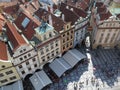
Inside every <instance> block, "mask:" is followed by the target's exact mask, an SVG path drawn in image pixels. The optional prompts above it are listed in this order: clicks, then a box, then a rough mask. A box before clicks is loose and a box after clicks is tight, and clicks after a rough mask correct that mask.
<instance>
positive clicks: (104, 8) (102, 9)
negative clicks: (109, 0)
mask: <svg viewBox="0 0 120 90" xmlns="http://www.w3.org/2000/svg"><path fill="white" fill-rule="evenodd" d="M106 11H107V8H106V7H105V5H103V6H102V7H98V8H97V13H105V12H106Z"/></svg>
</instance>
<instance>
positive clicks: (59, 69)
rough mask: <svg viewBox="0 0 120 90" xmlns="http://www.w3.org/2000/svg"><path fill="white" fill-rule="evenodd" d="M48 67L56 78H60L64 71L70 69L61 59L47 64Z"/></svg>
mask: <svg viewBox="0 0 120 90" xmlns="http://www.w3.org/2000/svg"><path fill="white" fill-rule="evenodd" d="M49 67H50V68H51V69H52V70H53V71H54V72H55V73H56V75H57V76H58V77H61V76H62V74H63V73H64V72H65V71H67V70H69V69H70V68H71V66H70V65H69V64H68V63H67V62H66V61H65V60H64V59H63V58H57V59H55V60H54V61H53V62H52V63H51V64H49Z"/></svg>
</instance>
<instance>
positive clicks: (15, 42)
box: [6, 22, 39, 79]
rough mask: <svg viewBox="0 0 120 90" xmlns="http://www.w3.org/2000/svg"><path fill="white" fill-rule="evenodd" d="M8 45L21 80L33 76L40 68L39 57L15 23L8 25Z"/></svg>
mask: <svg viewBox="0 0 120 90" xmlns="http://www.w3.org/2000/svg"><path fill="white" fill-rule="evenodd" d="M6 30H7V32H6V33H7V36H8V45H9V49H10V50H11V54H12V57H13V60H12V63H13V65H14V66H15V68H16V69H17V71H18V73H19V75H20V77H21V78H23V79H24V78H25V77H26V75H28V74H32V73H33V72H35V70H36V69H38V67H39V61H38V55H37V52H36V51H35V50H34V48H33V47H32V46H31V45H30V44H29V43H28V41H27V39H25V37H24V36H23V35H22V34H21V35H20V34H19V33H18V32H17V29H16V28H15V26H14V24H13V23H10V22H7V24H6Z"/></svg>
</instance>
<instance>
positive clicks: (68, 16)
mask: <svg viewBox="0 0 120 90" xmlns="http://www.w3.org/2000/svg"><path fill="white" fill-rule="evenodd" d="M60 11H61V12H62V14H64V16H65V18H64V19H65V22H71V24H72V25H74V24H75V22H76V21H77V20H78V19H79V15H77V14H76V13H74V12H73V11H71V10H69V9H66V7H64V5H63V4H61V6H60Z"/></svg>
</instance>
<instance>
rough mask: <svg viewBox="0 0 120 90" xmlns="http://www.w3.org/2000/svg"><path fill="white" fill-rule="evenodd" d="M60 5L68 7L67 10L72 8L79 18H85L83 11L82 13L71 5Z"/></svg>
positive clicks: (85, 14)
mask: <svg viewBox="0 0 120 90" xmlns="http://www.w3.org/2000/svg"><path fill="white" fill-rule="evenodd" d="M62 5H64V7H66V6H69V10H70V9H71V8H72V9H73V11H74V12H75V13H76V14H78V15H79V16H80V17H84V18H85V17H86V16H87V13H86V12H85V11H83V10H82V9H80V8H76V7H74V6H72V5H67V4H65V3H62Z"/></svg>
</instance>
